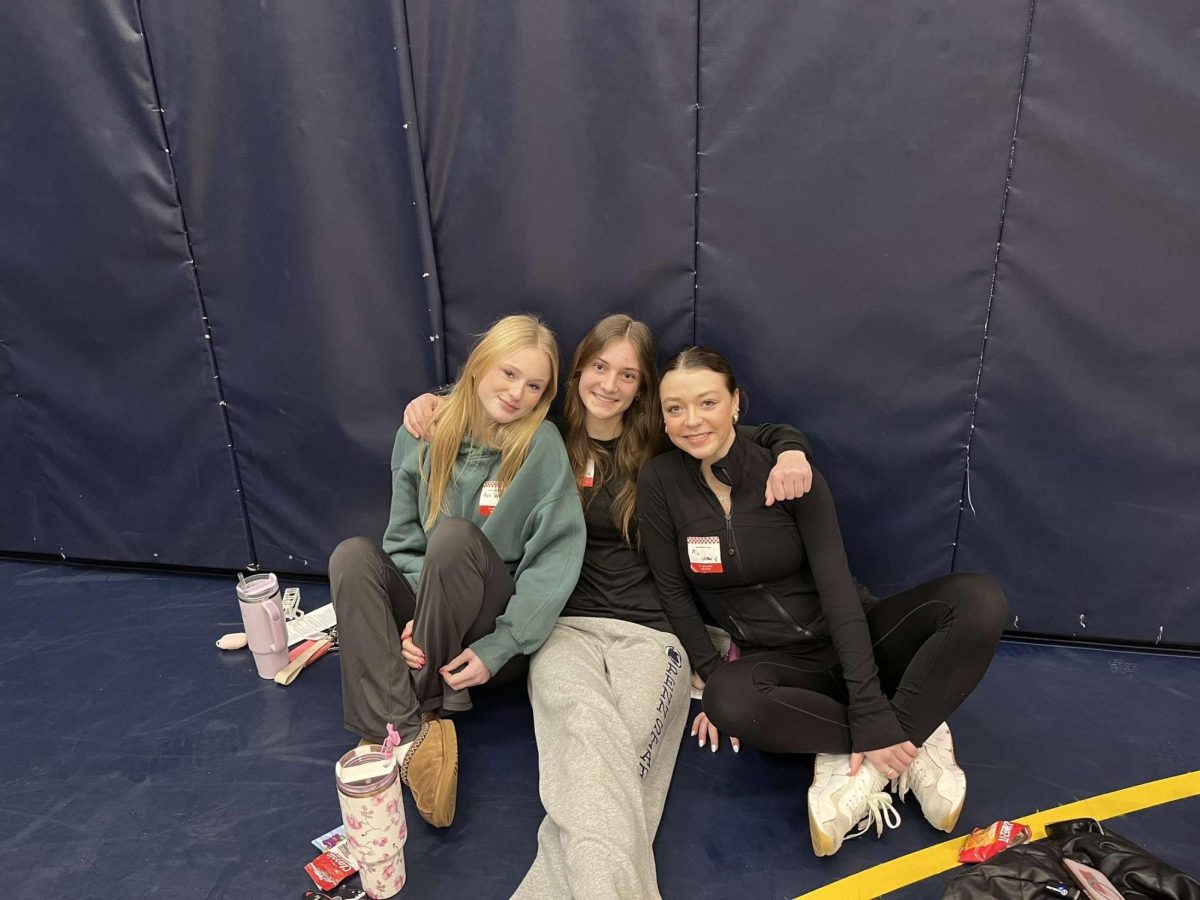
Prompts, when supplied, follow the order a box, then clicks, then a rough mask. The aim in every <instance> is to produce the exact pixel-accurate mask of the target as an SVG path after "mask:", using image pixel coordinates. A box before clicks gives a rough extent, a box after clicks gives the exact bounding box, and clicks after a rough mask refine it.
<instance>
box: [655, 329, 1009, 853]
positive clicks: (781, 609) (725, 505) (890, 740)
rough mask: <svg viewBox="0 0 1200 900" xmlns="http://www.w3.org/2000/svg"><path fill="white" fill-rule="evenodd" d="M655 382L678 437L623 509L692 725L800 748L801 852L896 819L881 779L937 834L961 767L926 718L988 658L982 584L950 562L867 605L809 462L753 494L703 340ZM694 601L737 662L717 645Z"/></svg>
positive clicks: (952, 701)
mask: <svg viewBox="0 0 1200 900" xmlns="http://www.w3.org/2000/svg"><path fill="white" fill-rule="evenodd" d="M659 396H660V401H661V403H662V409H663V416H664V419H665V422H666V432H667V434H668V436H669V437H670V439H671V442H672V443H673V444H674V445H675V446H676V448H678V449H676V450H674V451H672V452H669V453H665V454H663V455H662V456H659V457H657V458H656V459H653V460H651V461H650V462H649V463H647V464H646V466H645V467H644V468H643V469H642V473H641V475H640V477H639V479H638V518H639V522H640V526H641V535H642V542H643V547H644V550H645V552H646V556H647V559H648V560H649V562H650V566H651V569H652V570H653V572H654V578H655V582H656V583H657V585H658V588H659V592H660V594H661V596H662V599H663V607H664V609H665V610H666V613H667V616H668V618H669V619H670V621H671V625H672V628H673V629H674V631H675V633H676V634H677V635H678V636H679V638H680V640H681V641H682V642H683V644H684V647H685V649H686V650H687V653H688V656H689V658H690V660H691V664H692V669H693V671H695V672H697V673H698V674H699V676H700V677H701V678H702V679H704V680H705V682H706V684H705V688H704V700H703V708H704V711H703V712H702V713H700V715H699V716H697V718H696V722H695V724H694V725H693V733H696V732H699V733H700V736H701V740H702V741H703V739H704V738H705V736H706V735H707V736H708V737H709V738H710V739H711V740H713V741H714V744H715V741H716V740H718V734H717V730H718V729H719V730H721V731H724V732H726V733H727V734H731V735H737V736H738V738H740V739H741V740H742V741H744V742H746V743H747V744H749V745H750V746H754V747H757V748H759V749H762V750H767V751H772V752H776V753H816V754H817V757H816V762H815V767H814V779H813V785H812V788H811V789H810V790H809V797H808V800H809V824H810V827H811V831H812V840H813V849H814V850H815V851H816V853H817V855H818V856H825V855H829V854H832V853H834V852H836V851H837V849H838V848H839V847H840V846H841V844H842V841H843V839H844V838H845V837H846V836H847V833H848V832H849V831H850V830H851V829H852V828H854V826H855V825H856V824H858V825H859V831H858V832H857V833H862V831H865V830H866V829H867V828H869V827H870V825H871V823H872V821H873V822H874V823H875V825H876V828H877V830H878V831H879V833H882V829H883V825H884V824H885V823H886V824H887V825H889V826H890V827H895V826H896V825H897V824H899V814H898V813H897V812H896V811H895V810H894V809H893V808H892V801H891V797H890V796H889V795H888V794H886V793H884V791H883V788H884V787H885V786H886V785H887V784H888V783H889V782H892V784H893V787H894V788H895V789H897V790H898V792H899V793H900V796H901V798H902V799H903V797H904V795H905V793H906V792H907V791H908V790H911V791H912V792H913V793H914V795H915V796H916V797H917V800H918V802H919V803H920V805H921V808H922V811H923V812H924V813H925V816H926V818H927V819H929V821H930V822H931V823H932V824H933V825H934V826H935V827H937V828H940V829H943V830H945V831H951V830H952V829H953V828H954V825H955V824H956V822H957V820H958V815H959V813H960V812H961V810H962V804H963V799H964V797H965V794H966V778H965V775H964V774H963V772H962V770H961V769H960V768H959V767H958V765H957V763H956V762H955V760H954V751H953V743H952V741H951V737H950V731H949V728H948V727H947V726H946V724H945V721H944V720H945V719H946V717H947V716H948V715H949V714H950V713H951V712H953V711H954V709H956V708H957V707H958V705H959V704H960V703H962V701H963V700H964V699H966V697H967V695H968V694H969V693H970V692H971V691H972V689H974V687H975V685H976V684H977V683H978V682H979V679H980V678H981V677H982V676H983V673H984V672H985V671H986V670H987V667H988V664H989V663H990V661H991V658H992V654H993V653H994V651H995V647H996V643H997V641H998V640H999V637H1000V632H1001V630H1002V628H1003V626H1004V622H1005V620H1006V618H1007V606H1006V603H1005V600H1004V595H1003V593H1002V592H1001V590H1000V588H999V586H998V585H996V583H995V582H994V581H992V580H991V579H990V578H988V577H987V576H984V575H973V574H953V575H945V576H942V577H941V578H937V579H934V580H933V581H930V582H927V583H925V584H922V585H919V586H918V587H915V588H911V589H910V590H907V591H904V592H902V593H899V594H896V595H894V596H892V597H888V598H886V599H884V600H879V601H875V600H874V599H873V598H871V597H870V595H869V593H867V592H866V590H865V589H862V588H860V587H858V586H857V583H856V582H855V580H854V579H853V577H852V576H851V574H850V571H849V568H848V567H847V563H846V555H845V551H844V549H843V547H842V539H841V534H840V532H839V530H838V524H837V514H836V511H835V509H834V504H833V498H832V496H831V495H830V493H829V487H828V485H827V484H826V483H825V479H824V478H823V477H822V476H821V474H820V472H818V471H817V469H816V468H815V467H814V468H813V483H812V489H811V490H810V491H809V492H808V493H806V494H805V495H804V496H802V497H800V498H799V499H796V500H790V501H785V502H782V503H775V504H773V505H772V506H769V507H768V506H765V505H764V503H763V498H762V489H761V484H762V482H763V479H764V478H765V476H766V472H767V470H768V469H769V468H770V466H771V459H770V454H769V453H768V452H766V451H764V450H762V449H761V448H759V447H756V446H754V445H752V444H750V443H748V442H747V441H745V440H740V439H738V437H737V431H736V428H735V427H734V425H735V424H736V422H737V418H738V402H739V395H738V390H737V384H736V381H735V380H734V376H733V371H732V369H731V368H730V366H729V363H728V362H727V361H726V360H725V359H724V358H723V357H722V356H721V355H720V354H719V353H717V352H715V351H713V350H709V349H706V348H697V347H693V348H690V349H688V350H685V351H683V352H682V353H680V354H678V355H677V356H675V357H674V358H672V359H671V360H670V361H669V362H668V363H667V366H666V368H665V370H664V374H663V377H662V381H661V384H660V390H659ZM698 603H699V604H703V606H704V608H705V609H706V610H707V611H708V613H709V614H710V615H711V616H712V617H713V618H715V619H716V621H717V623H718V624H719V625H721V627H723V628H724V629H726V630H727V631H728V632H729V633H730V635H731V636H732V637H733V640H734V642H735V643H736V644H737V646H738V648H739V650H740V652H741V657H740V658H739V659H737V660H736V661H733V662H723V661H722V659H721V658H720V657H718V655H717V653H716V651H715V649H714V647H713V645H712V642H711V640H710V639H709V637H708V634H707V632H706V631H705V628H704V625H703V623H702V621H701V618H700V610H699V607H698V605H697V604H698ZM850 836H856V835H850Z"/></svg>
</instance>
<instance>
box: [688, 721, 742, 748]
mask: <svg viewBox="0 0 1200 900" xmlns="http://www.w3.org/2000/svg"><path fill="white" fill-rule="evenodd" d="M692 737H694V738H696V739H697V742H698V743H699V744H700V746H701V747H703V746H704V742H705V741H708V743H709V745H710V746H711V747H712V752H713V753H716V752H717V748H718V747H720V746H721V735H719V734H718V733H717V726H716V725H714V724H713V723H712V722H710V721H709V720H708V716H706V715H705V714H704V713H702V712H701V713H697V714H696V718H695V719H693V720H692ZM729 746H731V747H733V752H734V753H737V752H738V751H739V750H741V749H742V742H741V741H739V740H738V739H737V738H735V737H731V738H730V739H729Z"/></svg>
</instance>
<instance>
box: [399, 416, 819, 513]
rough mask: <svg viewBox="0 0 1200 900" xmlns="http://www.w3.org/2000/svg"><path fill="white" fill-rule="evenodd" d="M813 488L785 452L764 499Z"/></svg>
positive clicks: (799, 453)
mask: <svg viewBox="0 0 1200 900" xmlns="http://www.w3.org/2000/svg"><path fill="white" fill-rule="evenodd" d="M405 421H406V422H407V415H406V418H405ZM811 487H812V466H810V465H809V464H808V457H807V456H805V455H804V451H803V450H784V451H783V452H782V453H780V454H779V459H777V460H776V461H775V468H773V469H772V470H771V471H770V473H769V474H768V475H767V490H766V492H765V493H764V495H763V499H764V500H765V501H766V505H767V506H771V505H772V504H774V503H775V501H776V500H795V499H796V498H797V497H803V496H804V495H805V494H806V493H808V489H809V488H811Z"/></svg>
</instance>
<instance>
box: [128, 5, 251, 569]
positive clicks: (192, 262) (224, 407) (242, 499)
mask: <svg viewBox="0 0 1200 900" xmlns="http://www.w3.org/2000/svg"><path fill="white" fill-rule="evenodd" d="M135 5H136V8H137V17H138V31H139V32H140V37H141V39H142V48H143V50H144V51H145V53H146V66H147V68H148V69H149V73H150V85H151V87H152V88H153V90H154V112H156V113H158V123H159V127H160V128H161V129H162V140H163V150H164V151H166V154H167V168H168V170H169V171H170V173H171V186H172V187H173V188H174V190H175V203H176V205H177V207H178V209H179V223H180V227H181V228H182V229H183V238H184V241H185V242H186V244H187V255H188V265H189V266H190V269H191V273H192V287H193V289H194V290H195V292H196V302H197V303H198V305H199V307H200V319H201V322H202V323H203V327H204V341H205V344H206V346H207V347H208V360H209V363H210V365H211V366H212V372H213V377H212V380H213V383H214V385H215V386H216V390H217V402H218V404H219V406H220V412H221V422H222V423H223V424H224V427H225V446H226V447H227V448H228V449H229V461H230V464H231V465H232V466H233V481H234V485H235V487H236V489H237V496H238V505H239V507H240V508H241V510H242V528H243V529H244V532H245V536H246V560H247V563H246V567H247V568H248V569H256V568H258V554H257V553H256V551H255V549H254V535H253V534H252V532H251V529H250V513H249V511H248V510H247V508H246V492H245V491H244V490H243V485H242V471H241V467H240V466H239V465H238V458H237V452H236V450H235V448H234V446H233V429H232V428H231V427H230V425H229V409H228V406H229V404H228V403H226V402H225V389H224V387H223V386H222V384H221V373H220V370H219V368H218V366H217V354H216V350H215V349H214V348H213V339H212V327H211V323H210V322H209V320H208V307H207V306H206V305H205V301H204V290H203V288H202V286H201V282H200V270H199V267H198V266H197V265H196V253H195V251H194V250H193V248H192V235H191V232H190V231H189V230H188V223H187V215H186V213H185V212H184V208H183V194H182V193H181V191H180V189H179V179H178V177H176V173H175V157H174V154H172V152H171V136H170V134H169V133H168V132H167V119H166V116H165V114H164V112H163V105H162V97H161V95H160V94H159V91H158V76H157V75H156V74H155V72H154V55H153V54H152V53H151V51H150V37H149V35H148V34H147V33H146V22H145V20H144V19H143V17H142V2H141V0H137V3H136V4H135Z"/></svg>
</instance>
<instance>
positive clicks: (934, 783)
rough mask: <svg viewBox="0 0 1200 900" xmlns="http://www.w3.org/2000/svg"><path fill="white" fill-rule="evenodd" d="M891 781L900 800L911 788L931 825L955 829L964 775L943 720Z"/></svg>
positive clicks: (964, 792)
mask: <svg viewBox="0 0 1200 900" xmlns="http://www.w3.org/2000/svg"><path fill="white" fill-rule="evenodd" d="M894 784H895V786H896V793H897V794H898V795H899V796H900V799H901V800H903V799H904V796H905V794H907V793H908V792H909V791H912V792H913V795H914V796H915V797H916V798H917V802H918V803H920V804H921V812H923V813H925V818H926V819H928V820H929V824H930V825H932V826H933V827H934V828H937V829H939V830H941V831H953V830H954V826H955V825H957V824H958V817H959V814H960V813H962V808H963V801H964V800H966V799H967V776H966V773H965V772H963V770H962V769H960V768H959V767H958V763H956V762H955V761H954V740H953V739H952V738H951V737H950V726H949V725H947V724H946V723H945V722H943V723H942V724H941V725H939V726H938V727H937V729H936V730H935V731H934V732H933V734H931V735H930V736H929V739H928V740H927V741H925V746H923V747H922V748H921V749H920V750H919V751H917V758H916V759H914V760H913V761H912V765H910V766H909V767H908V769H907V770H906V771H904V772H901V773H900V777H899V778H897V779H896V780H895V782H894Z"/></svg>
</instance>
